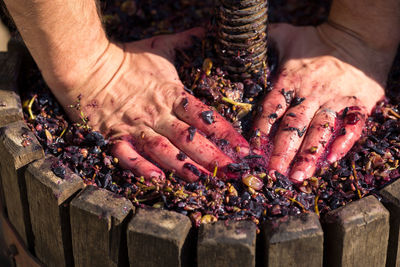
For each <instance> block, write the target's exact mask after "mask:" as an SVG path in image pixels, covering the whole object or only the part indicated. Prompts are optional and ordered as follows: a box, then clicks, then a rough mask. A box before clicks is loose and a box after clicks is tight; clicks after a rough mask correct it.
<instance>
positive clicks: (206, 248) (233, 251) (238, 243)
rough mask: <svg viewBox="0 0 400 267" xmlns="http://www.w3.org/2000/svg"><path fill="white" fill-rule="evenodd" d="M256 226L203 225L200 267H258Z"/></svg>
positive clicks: (198, 249) (222, 223)
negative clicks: (256, 262)
mask: <svg viewBox="0 0 400 267" xmlns="http://www.w3.org/2000/svg"><path fill="white" fill-rule="evenodd" d="M255 254H256V225H255V224H254V223H253V222H250V221H239V222H235V221H227V222H225V221H218V222H216V223H213V224H202V225H201V226H200V230H199V240H198V245H197V256H198V259H197V262H198V266H199V267H212V266H215V267H225V266H226V267H228V266H232V267H235V266H237V267H241V266H249V267H251V266H255V256H256V255H255Z"/></svg>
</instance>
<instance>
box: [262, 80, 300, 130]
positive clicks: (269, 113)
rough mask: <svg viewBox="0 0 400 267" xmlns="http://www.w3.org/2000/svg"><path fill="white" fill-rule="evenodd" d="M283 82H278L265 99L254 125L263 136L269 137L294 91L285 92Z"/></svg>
mask: <svg viewBox="0 0 400 267" xmlns="http://www.w3.org/2000/svg"><path fill="white" fill-rule="evenodd" d="M282 86H283V81H282V80H281V81H278V82H277V84H276V85H275V88H274V89H273V90H272V91H271V92H270V93H269V94H268V95H267V96H266V97H265V99H264V101H263V104H262V113H261V114H260V116H259V118H258V119H257V121H256V122H255V124H254V128H255V129H259V130H260V131H261V132H262V133H263V134H266V135H269V134H270V133H271V129H272V126H273V125H274V123H275V122H276V121H277V120H278V119H280V118H281V117H282V116H283V114H284V113H285V111H286V110H287V108H288V107H289V105H290V102H291V100H292V97H293V95H294V91H292V90H286V89H285V87H282Z"/></svg>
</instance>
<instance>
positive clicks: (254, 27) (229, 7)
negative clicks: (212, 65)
mask: <svg viewBox="0 0 400 267" xmlns="http://www.w3.org/2000/svg"><path fill="white" fill-rule="evenodd" d="M267 21H268V1H267V0H219V3H218V6H217V23H218V37H217V38H218V42H217V47H216V50H217V53H218V56H219V58H220V59H221V60H222V62H223V64H224V65H225V67H226V69H227V70H228V71H229V72H230V73H231V74H232V75H234V76H238V75H239V76H241V77H251V76H252V74H253V73H254V72H257V71H263V70H264V69H265V66H266V59H267Z"/></svg>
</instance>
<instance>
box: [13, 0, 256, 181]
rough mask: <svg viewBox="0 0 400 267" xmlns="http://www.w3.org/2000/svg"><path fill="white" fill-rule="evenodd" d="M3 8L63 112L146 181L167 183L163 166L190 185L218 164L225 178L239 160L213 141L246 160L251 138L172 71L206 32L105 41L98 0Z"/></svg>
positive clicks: (25, 1) (16, 3)
mask: <svg viewBox="0 0 400 267" xmlns="http://www.w3.org/2000/svg"><path fill="white" fill-rule="evenodd" d="M5 3H6V5H7V8H8V10H9V11H10V14H11V15H12V16H13V19H14V21H15V23H16V25H17V27H18V28H19V30H20V32H21V35H22V37H23V38H24V41H25V43H26V44H27V47H28V48H29V50H30V52H31V54H32V56H33V57H34V59H35V61H36V63H37V65H38V66H39V68H40V70H41V72H42V74H43V77H44V79H45V80H46V82H47V84H48V85H49V87H50V88H51V90H52V92H53V93H54V95H55V96H56V98H57V99H58V100H59V102H60V103H61V104H62V106H63V107H64V108H65V111H66V112H67V113H68V115H69V116H70V118H71V119H73V120H74V121H76V122H80V121H81V120H82V118H86V117H87V118H88V119H89V122H88V124H89V126H90V127H92V128H93V129H94V130H96V131H100V132H101V133H103V134H104V135H106V136H107V137H108V138H110V139H111V140H113V142H114V147H113V153H114V155H115V157H117V158H118V159H119V163H120V165H121V166H122V167H124V168H127V169H130V170H131V171H133V172H134V173H135V174H136V175H139V176H141V175H142V176H144V177H145V178H146V179H151V178H157V179H163V178H165V174H164V172H163V171H162V169H164V170H168V171H172V172H175V173H176V174H177V175H179V176H180V177H182V178H184V179H186V180H187V181H190V182H192V181H195V180H197V179H198V178H199V176H200V175H202V174H209V173H210V171H213V170H214V169H215V167H216V166H218V175H219V177H221V178H223V177H224V170H226V169H227V166H228V165H229V164H231V163H234V160H233V159H232V158H231V157H229V156H227V155H226V154H224V153H223V152H222V151H221V150H220V149H219V148H218V147H217V145H215V144H214V143H213V142H212V141H210V139H209V137H210V138H212V139H213V140H216V141H219V140H220V139H224V140H227V141H228V142H229V144H230V146H232V147H234V148H240V149H238V150H239V151H240V152H239V154H241V155H247V153H248V151H249V145H248V143H247V141H246V140H245V139H244V138H243V137H242V136H241V135H240V134H239V133H238V132H237V131H236V130H235V129H234V128H233V126H232V125H231V124H230V123H228V122H227V121H226V120H225V119H223V118H222V117H221V116H220V115H219V114H218V113H217V112H215V111H212V110H211V109H210V107H208V106H206V105H204V104H203V103H202V102H201V101H200V100H198V99H196V98H195V97H194V96H192V95H190V94H189V93H188V92H186V91H185V88H184V86H183V84H182V82H181V81H180V79H179V76H178V73H177V71H176V69H175V67H174V64H173V61H174V57H175V51H176V50H175V49H183V48H186V47H188V46H190V45H191V41H192V40H193V37H194V36H197V37H202V36H203V35H204V30H202V29H200V28H194V29H191V30H189V31H186V32H182V33H177V34H173V35H161V36H156V37H153V38H149V39H146V40H141V41H137V42H131V43H116V42H113V41H110V40H109V39H108V38H107V36H106V33H105V31H104V29H103V27H102V23H101V21H100V18H99V14H98V9H97V6H96V1H94V0H76V1H73V3H69V2H68V1H63V0H52V1H31V0H6V1H5ZM49 14H51V16H50V15H49ZM33 22H34V23H33ZM27 29H29V30H27ZM77 99H79V103H78V104H76V101H77ZM74 104H75V105H74ZM70 105H74V106H75V107H79V109H78V110H77V109H72V108H70ZM85 123H86V120H85ZM234 148H232V149H234Z"/></svg>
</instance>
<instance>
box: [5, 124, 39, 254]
mask: <svg viewBox="0 0 400 267" xmlns="http://www.w3.org/2000/svg"><path fill="white" fill-rule="evenodd" d="M43 157H44V153H43V150H42V147H41V146H40V144H39V142H38V140H37V139H36V137H35V136H34V134H33V133H32V132H31V131H30V130H29V129H28V127H27V126H26V124H25V123H24V122H22V121H17V122H13V123H10V124H7V125H6V126H4V127H2V128H0V159H1V161H0V164H1V177H2V185H3V189H4V198H5V204H6V207H7V215H8V218H9V220H10V222H11V223H12V225H13V226H14V227H15V229H16V231H17V232H18V234H19V235H20V236H21V238H22V239H23V241H24V242H25V244H27V246H28V248H29V249H31V248H32V246H33V238H32V228H31V222H30V216H29V206H28V199H27V195H26V183H25V166H26V165H27V164H29V163H31V162H32V161H34V160H37V159H40V158H43Z"/></svg>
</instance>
